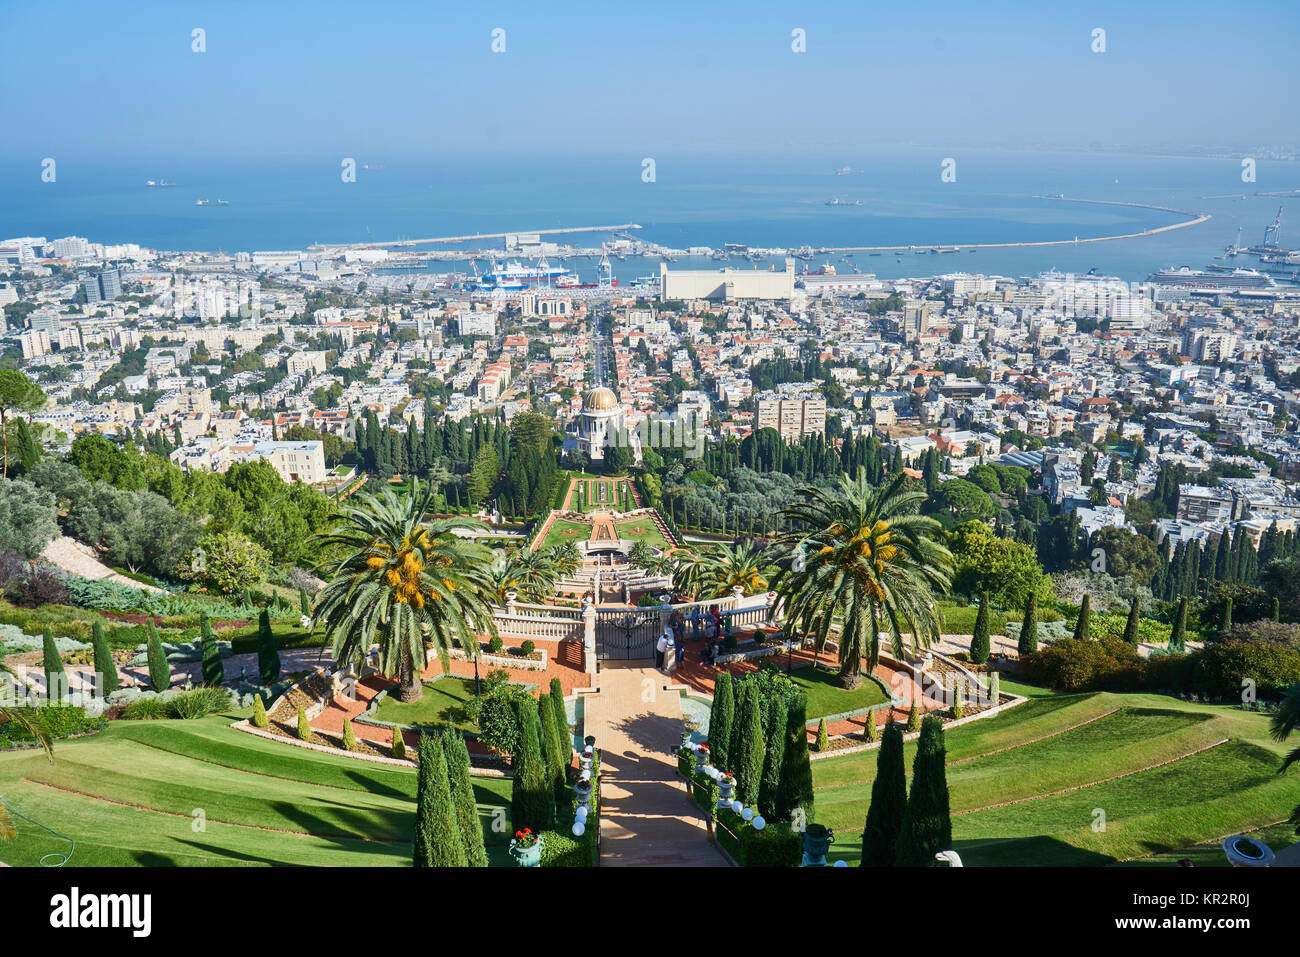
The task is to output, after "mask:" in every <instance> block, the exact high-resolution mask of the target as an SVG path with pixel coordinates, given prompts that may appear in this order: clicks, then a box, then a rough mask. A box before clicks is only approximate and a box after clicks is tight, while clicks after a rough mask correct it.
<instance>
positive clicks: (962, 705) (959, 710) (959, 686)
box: [952, 681, 966, 718]
mask: <svg viewBox="0 0 1300 957" xmlns="http://www.w3.org/2000/svg"><path fill="white" fill-rule="evenodd" d="M952 716H953V717H954V718H962V717H965V716H966V686H965V684H964V683H963V682H960V681H958V682H956V683H955V684H953V686H952Z"/></svg>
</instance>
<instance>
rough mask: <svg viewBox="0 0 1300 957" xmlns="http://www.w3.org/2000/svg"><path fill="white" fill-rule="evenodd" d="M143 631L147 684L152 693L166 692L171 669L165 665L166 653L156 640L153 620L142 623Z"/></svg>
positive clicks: (170, 678) (169, 684)
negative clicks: (149, 685)
mask: <svg viewBox="0 0 1300 957" xmlns="http://www.w3.org/2000/svg"><path fill="white" fill-rule="evenodd" d="M144 631H145V650H146V652H147V654H148V659H149V683H150V684H151V685H153V690H154V691H166V690H167V689H168V688H169V687H171V683H172V669H171V665H169V664H168V663H167V653H166V652H164V651H163V646H162V642H161V641H160V640H159V639H158V631H157V629H155V628H154V626H153V619H152V618H147V619H145V623H144Z"/></svg>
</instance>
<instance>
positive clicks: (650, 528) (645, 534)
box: [614, 515, 668, 548]
mask: <svg viewBox="0 0 1300 957" xmlns="http://www.w3.org/2000/svg"><path fill="white" fill-rule="evenodd" d="M614 529H615V531H616V532H617V533H618V537H619V538H621V539H624V540H631V541H637V540H640V541H643V542H645V543H646V544H647V545H653V546H654V547H655V548H667V547H668V542H667V541H666V540H665V539H664V537H663V534H662V533H661V532H660V531H659V526H658V525H656V524H655V523H654V520H653V519H652V518H650V517H649V516H648V515H647V516H644V517H641V518H627V519H620V520H618V521H616V522H615V523H614Z"/></svg>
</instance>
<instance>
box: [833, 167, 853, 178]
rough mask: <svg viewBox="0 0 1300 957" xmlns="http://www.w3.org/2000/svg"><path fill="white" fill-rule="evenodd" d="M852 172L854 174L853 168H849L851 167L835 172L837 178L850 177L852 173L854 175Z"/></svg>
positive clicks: (841, 168)
mask: <svg viewBox="0 0 1300 957" xmlns="http://www.w3.org/2000/svg"><path fill="white" fill-rule="evenodd" d="M852 172H853V169H852V168H851V167H849V166H841V167H840V168H839V169H837V170H836V171H835V175H836V176H848V175H849V174H850V173H852Z"/></svg>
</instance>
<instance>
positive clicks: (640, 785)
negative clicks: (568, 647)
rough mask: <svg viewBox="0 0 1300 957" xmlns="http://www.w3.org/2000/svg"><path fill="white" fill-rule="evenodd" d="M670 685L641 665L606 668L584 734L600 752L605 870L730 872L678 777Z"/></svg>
mask: <svg viewBox="0 0 1300 957" xmlns="http://www.w3.org/2000/svg"><path fill="white" fill-rule="evenodd" d="M669 680H670V679H669V678H668V677H667V676H666V675H664V674H663V673H662V672H660V671H658V670H656V669H655V668H654V667H647V666H645V665H644V664H643V663H641V662H628V663H627V664H626V665H624V666H621V667H620V666H619V665H617V664H612V663H605V664H604V665H602V666H601V671H600V674H599V675H597V679H596V686H597V688H598V689H599V690H598V691H597V693H595V694H589V695H587V696H586V697H585V703H584V705H583V714H584V717H583V727H584V730H586V732H587V734H591V735H595V737H596V746H597V747H598V748H600V757H601V785H600V793H601V799H602V801H603V805H602V807H601V824H600V827H601V831H600V863H601V866H602V867H724V866H726V863H727V862H726V860H725V859H724V858H723V856H722V854H721V852H719V851H718V849H717V848H715V847H714V846H713V845H712V844H710V843H709V838H708V832H707V831H706V829H705V826H704V821H703V819H702V817H701V815H700V814H699V812H698V809H697V808H696V806H695V804H694V802H693V801H692V800H691V798H690V797H689V796H688V795H687V793H686V790H685V785H684V784H683V782H682V781H680V780H679V779H678V778H677V758H676V755H675V754H673V753H672V752H673V751H674V750H675V748H676V747H677V745H678V744H679V743H680V742H681V730H682V712H681V707H680V696H679V694H678V692H677V691H676V690H672V691H666V690H664V689H665V686H667V685H668V683H669Z"/></svg>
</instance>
